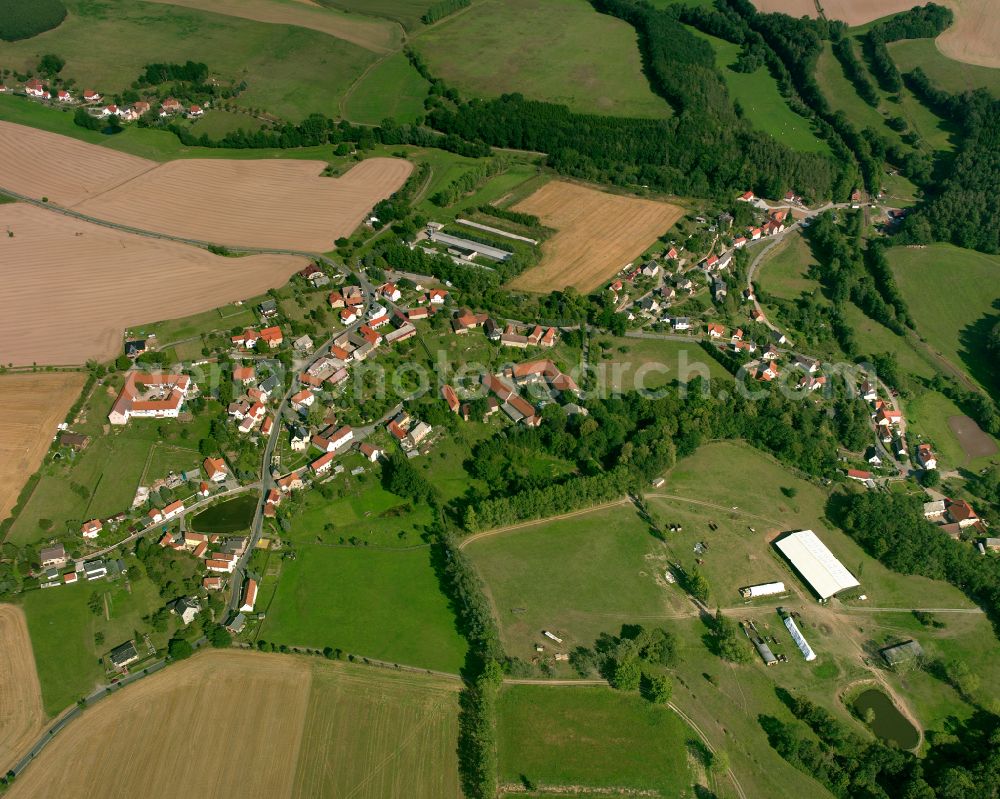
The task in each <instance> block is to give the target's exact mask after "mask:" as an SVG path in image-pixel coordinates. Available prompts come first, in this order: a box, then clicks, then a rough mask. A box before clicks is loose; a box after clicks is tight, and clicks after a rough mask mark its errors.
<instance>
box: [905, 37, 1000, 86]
mask: <svg viewBox="0 0 1000 799" xmlns="http://www.w3.org/2000/svg"><path fill="white" fill-rule="evenodd" d="M888 47H889V54H890V55H891V56H892V60H893V61H895V62H896V66H897V67H899V71H900V72H910V71H912V70H913V69H914V68H915V67H920V68H921V69H922V70H923V71H924V72H926V73H927V77H929V78H930V79H931V82H932V83H933V84H934V85H935V86H937V87H938V88H941V89H944V90H945V91H948V92H954V93H961V92H964V91H966V90H970V89H979V88H984V89H986V90H987V91H989V92H991V93H992V94H993V95H994V96H1000V70H998V69H995V68H990V67H981V66H976V65H974V64H964V63H962V62H961V61H956V60H954V59H952V58H949V57H948V56H946V55H945V54H944V53H942V52H941V50H940V49H939V48H938V45H937V43H936V42H935V41H934V40H932V39H905V40H903V41H900V42H891V43H890V44H889V45H888Z"/></svg>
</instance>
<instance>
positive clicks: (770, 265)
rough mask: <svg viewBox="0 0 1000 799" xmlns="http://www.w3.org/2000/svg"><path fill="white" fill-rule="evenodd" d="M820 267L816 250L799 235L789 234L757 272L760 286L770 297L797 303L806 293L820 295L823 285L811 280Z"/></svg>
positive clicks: (771, 252) (797, 233)
mask: <svg viewBox="0 0 1000 799" xmlns="http://www.w3.org/2000/svg"><path fill="white" fill-rule="evenodd" d="M816 266H818V264H817V262H816V259H815V258H814V257H813V254H812V250H810V249H809V244H808V243H807V242H806V240H805V239H804V238H802V234H801V233H800V232H798V231H794V232H792V233H789V234H788V235H787V236H785V238H784V239H783V240H782V241H781V243H779V244H778V245H776V246H775V247H774V249H772V250H771V251H770V252H769V253H768V255H767V258H766V259H765V260H764V262H763V263H762V264H761V265H760V267H759V268H758V271H757V284H758V285H759V286H760V288H761V290H763V291H764V292H766V293H767V294H772V295H774V296H775V297H779V298H780V299H783V300H796V299H798V298H799V296H800V295H801V294H802V293H803V292H805V293H807V294H811V293H813V292H818V291H819V282H818V281H817V280H816V279H815V278H813V277H810V276H809V272H810V270H812V269H813V268H814V267H816Z"/></svg>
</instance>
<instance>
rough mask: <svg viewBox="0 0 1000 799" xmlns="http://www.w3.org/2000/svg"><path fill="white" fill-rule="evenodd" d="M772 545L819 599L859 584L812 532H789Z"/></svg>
mask: <svg viewBox="0 0 1000 799" xmlns="http://www.w3.org/2000/svg"><path fill="white" fill-rule="evenodd" d="M774 545H775V546H776V547H777V548H778V549H779V550H780V551H781V554H782V555H784V556H785V557H786V558H787V559H788V562H789V563H791V564H792V566H793V567H794V568H795V571H797V572H798V573H799V574H800V575H801V576H802V579H803V580H805V581H806V583H807V584H808V585H809V587H810V588H811V589H812V590H813V592H814V593H815V594H816V596H818V597H819V598H820V599H829V598H830V597H832V596H833V595H834V594H839V593H840V592H841V591H845V590H847V589H848V588H855V587H857V586H859V585H861V583H859V582H858V581H857V580H856V579H854V575H853V574H851V573H850V572H849V571H848V570H847V567H845V566H844V564H843V563H841V562H840V561H839V560H837V558H836V557H834V554H833V553H832V552H831V551H830V550H829V549H827V547H826V544H824V543H823V542H822V541H820V540H819V538H818V537H817V536H816V533H814V532H813V531H812V530H799V531H798V532H797V533H789V534H788V535H786V536H785V537H784V538H781V539H779V540H777V541H775V542H774Z"/></svg>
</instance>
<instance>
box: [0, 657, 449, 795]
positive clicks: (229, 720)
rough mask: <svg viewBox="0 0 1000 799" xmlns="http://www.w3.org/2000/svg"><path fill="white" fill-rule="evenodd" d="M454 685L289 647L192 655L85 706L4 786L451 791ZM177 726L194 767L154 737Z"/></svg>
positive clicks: (128, 790)
mask: <svg viewBox="0 0 1000 799" xmlns="http://www.w3.org/2000/svg"><path fill="white" fill-rule="evenodd" d="M459 686H460V684H459V683H458V682H457V681H452V680H442V679H440V678H432V677H428V676H423V675H413V674H406V675H404V674H394V673H391V672H388V671H383V670H378V669H370V668H364V667H359V666H354V665H350V664H346V663H331V662H327V661H322V660H316V659H308V658H305V657H297V656H291V655H271V654H262V653H257V652H246V651H235V650H228V651H217V650H211V651H206V652H200V653H198V654H196V655H195V656H194V657H192V658H191V659H189V660H186V661H184V662H182V663H178V664H175V665H172V666H171V667H170V668H168V669H165V670H164V671H162V672H160V673H157V674H155V675H152V676H150V677H149V678H147V679H144V680H141V681H139V682H138V683H136V684H135V685H132V686H130V687H129V688H128V689H127V690H125V691H123V692H122V693H121V694H120V695H115V696H112V697H109V698H108V699H106V700H104V701H102V702H100V703H98V704H96V705H95V706H94V707H92V708H89V709H88V710H87V711H86V712H85V713H84V714H83V715H82V716H81V717H80V718H79V719H77V720H74V721H73V722H72V723H71V724H70V725H69V726H68V727H67V728H66V729H65V730H64V731H63V732H62V733H61V734H60V735H59V736H58V737H57V738H56V739H55V740H54V741H53V742H52V744H51V745H50V746H49V747H48V748H47V749H46V750H45V752H44V753H43V754H42V755H41V756H40V758H39V762H38V763H36V764H33V765H32V766H30V767H29V768H28V769H27V770H26V771H25V772H24V774H23V775H21V777H19V778H18V781H17V785H16V786H15V787H13V788H12V789H11V796H14V797H20V798H21V799H33V798H34V797H42V796H49V795H51V791H52V790H53V789H56V790H58V791H60V793H63V794H65V795H69V796H79V795H85V794H92V795H105V796H128V795H131V794H135V793H140V794H142V795H143V796H148V797H151V799H168V797H175V796H179V795H186V796H216V797H224V796H225V797H228V796H234V797H235V796H237V795H239V794H241V793H245V792H246V791H248V790H249V791H252V792H254V793H259V794H260V795H262V796H286V797H296V798H298V797H311V796H351V797H355V799H382V798H383V797H403V796H406V797H414V799H439V797H440V798H441V799H452V798H453V799H459V797H460V796H461V791H460V790H459V787H458V764H457V758H456V756H455V748H456V742H457V716H458V689H459ZM220 698H221V699H223V700H224V701H220ZM227 731H228V732H233V733H234V734H223V732H227ZM236 733H238V734H236ZM188 735H195V736H197V739H198V741H199V744H198V750H199V752H200V753H201V756H202V757H204V761H203V763H204V765H200V766H198V767H192V763H191V761H190V751H189V750H188V749H187V748H186V747H183V746H164V744H163V742H164V740H179V739H181V738H183V737H185V736H188ZM95 740H100V741H102V746H101V747H99V748H98V749H97V750H94V747H93V742H94V741H95ZM122 762H134V763H141V764H142V768H122V767H121V763H122Z"/></svg>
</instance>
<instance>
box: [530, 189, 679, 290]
mask: <svg viewBox="0 0 1000 799" xmlns="http://www.w3.org/2000/svg"><path fill="white" fill-rule="evenodd" d="M513 209H514V210H515V211H523V212H524V213H528V214H534V215H536V216H537V217H539V219H541V221H542V224H544V225H546V226H547V227H552V228H555V229H556V231H557V232H556V234H555V235H554V236H552V237H551V238H549V239H548V240H546V241H545V242H544V243H543V244H542V261H541V263H540V264H538V266H534V267H532V268H531V269H529V270H528V271H526V272H524V273H523V274H521V275H519V276H518V277H517V278H516V279H515V280H513V281H512V282H511V284H510V285H511V287H512V288H514V289H520V290H522V291H537V292H549V291H552V290H554V289H562V288H566V287H567V286H573V287H574V288H576V289H577V290H579V291H580V292H581V293H583V292H587V291H591V290H592V289H594V288H596V287H597V286H599V285H600V284H601V283H602V282H604V281H605V280H607V279H609V278H610V277H611V276H612V275H614V274H616V273H617V272H618V271H619V270H620V269H622V268H623V267H624V266H625V265H626V264H628V263H629V262H631V261H632V260H633V259H635V258H637V257H638V256H639V255H641V254H642V253H643V252H644V251H645V250H646V248H648V247H649V246H650V245H651V244H652V243H653V242H655V241H656V239H657V238H658V237H659V236H661V235H662V234H663V233H665V232H666V231H667V230H669V229H670V228H671V226H673V224H674V222H676V221H677V220H678V219H679V218H680V216H681V215H682V214H683V213H684V209H683V208H681V207H680V206H678V205H671V204H670V203H666V202H661V201H659V200H649V199H640V198H638V197H628V196H624V195H621V194H610V193H608V192H604V191H599V190H597V189H594V188H591V187H589V186H582V185H579V184H576V183H569V182H567V181H562V180H554V181H550V182H549V183H546V184H545V185H543V186H542V187H541V188H540V189H538V190H537V191H536V192H535V193H534V194H532V195H531V196H529V197H527V198H526V199H524V200H522V201H521V202H519V203H517V204H516V205H514V206H513Z"/></svg>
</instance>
